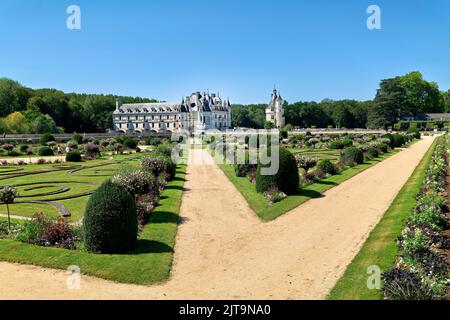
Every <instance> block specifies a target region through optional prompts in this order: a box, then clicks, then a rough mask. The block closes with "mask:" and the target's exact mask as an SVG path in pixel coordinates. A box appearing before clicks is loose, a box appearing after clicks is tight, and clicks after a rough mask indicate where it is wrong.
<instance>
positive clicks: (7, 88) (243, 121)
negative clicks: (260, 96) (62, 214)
mask: <svg viewBox="0 0 450 320" xmlns="http://www.w3.org/2000/svg"><path fill="white" fill-rule="evenodd" d="M116 99H120V100H121V101H122V102H123V103H143V102H156V100H154V99H147V98H140V97H124V96H116V95H103V94H78V93H64V92H62V91H59V90H56V89H31V88H27V87H25V86H23V85H21V84H20V83H18V82H17V81H14V80H10V79H6V78H0V133H1V134H3V133H45V132H51V133H58V132H67V133H72V132H92V133H96V132H105V131H107V130H109V129H111V128H112V113H113V111H114V109H115V102H116ZM266 106H267V105H265V104H253V105H238V104H236V105H232V126H233V127H248V128H264V127H265V125H266V123H265V108H266ZM284 109H285V117H286V124H288V125H289V126H293V127H300V128H314V127H317V128H327V127H333V128H336V127H337V128H370V129H380V128H388V127H391V126H393V125H394V124H395V123H397V122H398V121H399V120H401V119H404V118H411V117H413V118H416V117H418V116H420V115H421V114H424V113H441V112H449V111H450V90H448V91H445V92H443V91H440V90H439V87H438V85H437V84H436V83H435V82H429V81H426V80H425V79H424V78H423V76H422V74H421V73H420V72H417V71H416V72H411V73H408V74H406V75H403V76H398V77H395V78H391V79H384V80H382V81H381V82H380V86H379V89H378V90H377V93H376V96H375V97H374V99H373V100H369V101H356V100H338V101H334V100H330V99H325V100H323V101H321V102H302V101H300V102H294V103H288V102H285V104H284Z"/></svg>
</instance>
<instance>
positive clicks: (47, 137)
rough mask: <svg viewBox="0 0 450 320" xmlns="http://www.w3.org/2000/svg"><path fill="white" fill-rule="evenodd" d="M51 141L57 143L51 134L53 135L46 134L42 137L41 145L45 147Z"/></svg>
mask: <svg viewBox="0 0 450 320" xmlns="http://www.w3.org/2000/svg"><path fill="white" fill-rule="evenodd" d="M50 141H56V140H55V137H54V136H53V135H52V134H51V133H44V134H43V135H42V137H41V141H40V142H41V144H42V145H43V146H45V145H47V143H48V142H50Z"/></svg>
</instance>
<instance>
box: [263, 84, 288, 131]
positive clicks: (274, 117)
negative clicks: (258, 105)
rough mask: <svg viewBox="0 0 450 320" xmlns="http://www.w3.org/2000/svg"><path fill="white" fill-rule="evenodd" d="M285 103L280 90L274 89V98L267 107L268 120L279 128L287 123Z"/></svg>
mask: <svg viewBox="0 0 450 320" xmlns="http://www.w3.org/2000/svg"><path fill="white" fill-rule="evenodd" d="M283 103H284V100H283V98H281V95H280V94H279V92H277V90H273V93H272V99H271V100H270V102H269V105H268V106H267V108H266V121H267V122H271V123H273V124H274V125H275V127H276V128H278V129H282V128H283V127H284V125H285V118H284V108H283Z"/></svg>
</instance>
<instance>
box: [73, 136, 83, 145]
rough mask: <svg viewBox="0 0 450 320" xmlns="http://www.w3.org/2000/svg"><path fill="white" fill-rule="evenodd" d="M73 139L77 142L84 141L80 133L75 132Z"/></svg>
mask: <svg viewBox="0 0 450 320" xmlns="http://www.w3.org/2000/svg"><path fill="white" fill-rule="evenodd" d="M72 140H73V141H75V142H76V143H77V144H82V143H83V137H82V136H81V135H79V134H74V135H73V136H72Z"/></svg>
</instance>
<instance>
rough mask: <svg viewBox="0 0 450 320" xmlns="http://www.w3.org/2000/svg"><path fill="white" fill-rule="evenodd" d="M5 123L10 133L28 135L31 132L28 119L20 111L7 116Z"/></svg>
mask: <svg viewBox="0 0 450 320" xmlns="http://www.w3.org/2000/svg"><path fill="white" fill-rule="evenodd" d="M4 122H5V125H6V128H7V131H8V132H9V133H16V134H20V133H27V132H28V130H29V127H28V123H27V120H26V118H25V117H24V115H23V114H22V113H21V112H18V111H17V112H14V113H11V114H10V115H9V116H7V117H6V118H5V120H4Z"/></svg>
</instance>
